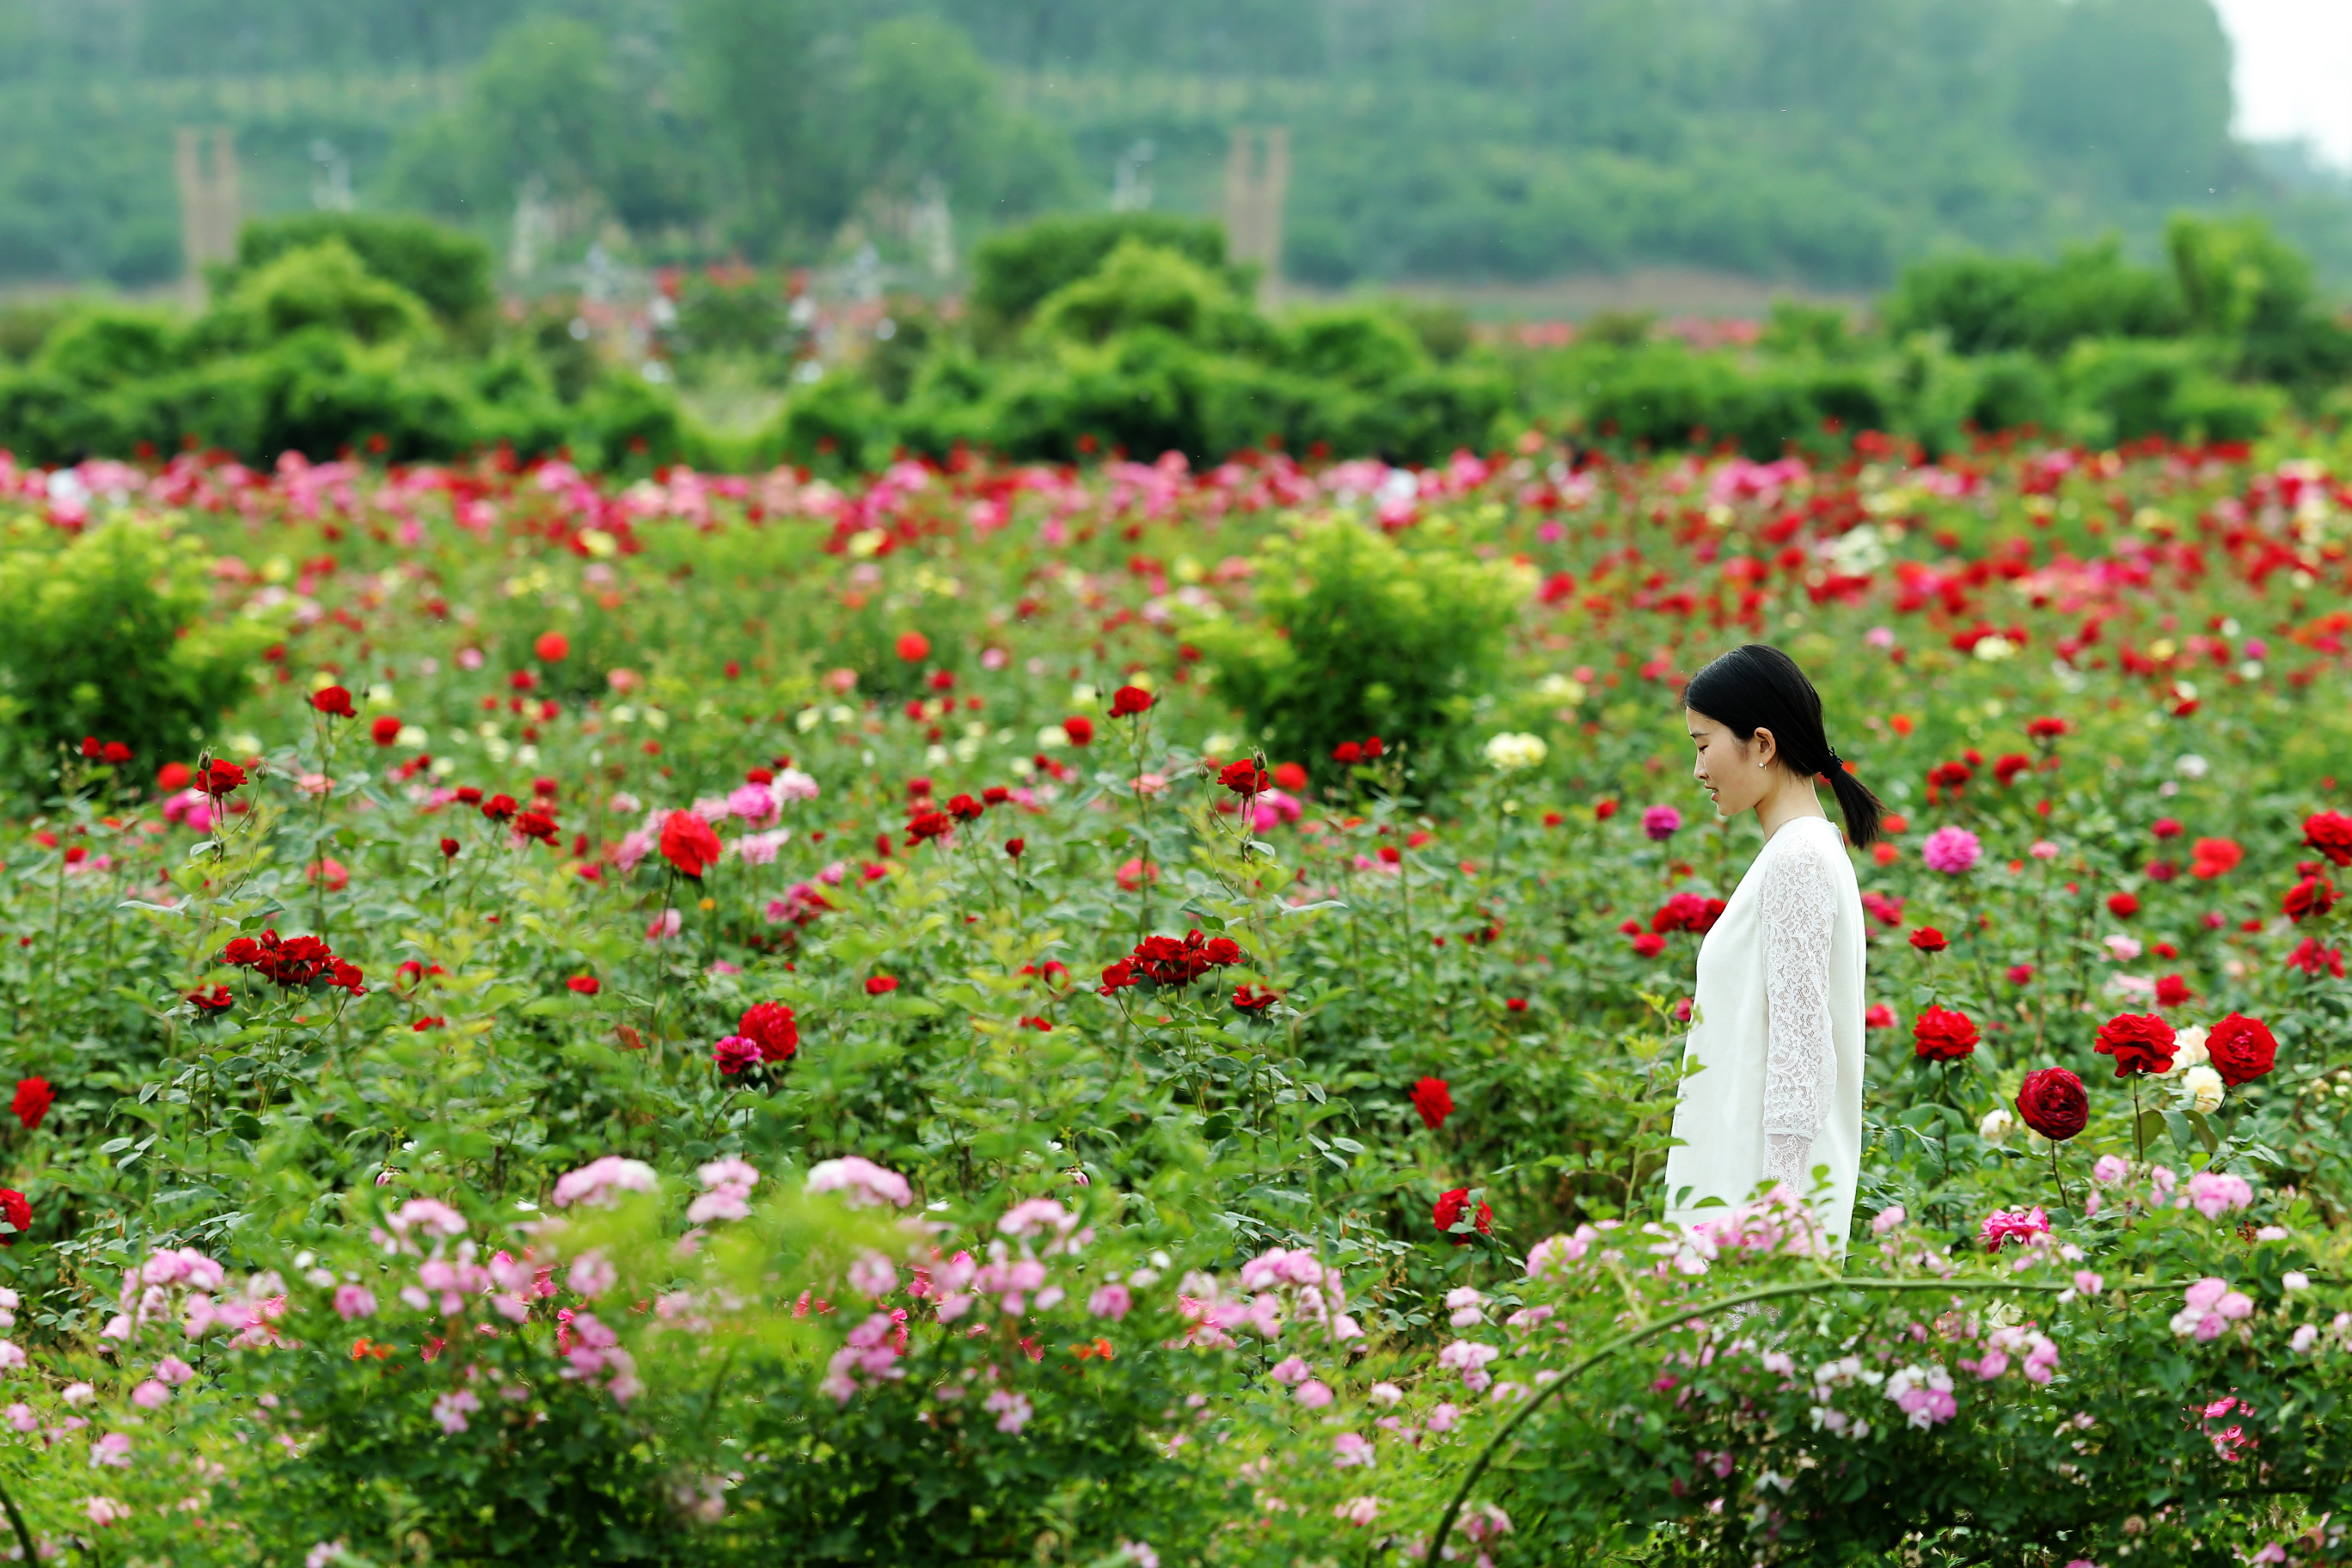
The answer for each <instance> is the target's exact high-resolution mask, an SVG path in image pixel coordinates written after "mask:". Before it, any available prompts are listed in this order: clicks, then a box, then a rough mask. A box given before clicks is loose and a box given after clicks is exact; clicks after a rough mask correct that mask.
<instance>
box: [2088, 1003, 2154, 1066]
mask: <svg viewBox="0 0 2352 1568" xmlns="http://www.w3.org/2000/svg"><path fill="white" fill-rule="evenodd" d="M2091 1048H2092V1049H2093V1050H2095V1051H2096V1052H2098V1053H2099V1055H2101V1056H2103V1057H2113V1058H2116V1077H2117V1078H2126V1077H2128V1076H2129V1075H2131V1074H2133V1073H2163V1072H2169V1071H2170V1070H2171V1069H2172V1051H2173V1036H2172V1026H2171V1025H2169V1024H2168V1023H2166V1022H2165V1021H2164V1020H2163V1019H2161V1018H2159V1017H2158V1016H2156V1015H2155V1014H2153V1013H2118V1014H2116V1016H2114V1017H2112V1018H2110V1019H2108V1020H2107V1021H2106V1022H2105V1023H2104V1024H2102V1025H2100V1026H2099V1035H2098V1038H2097V1040H2096V1041H2095V1043H2094V1044H2093V1045H2092V1047H2091Z"/></svg>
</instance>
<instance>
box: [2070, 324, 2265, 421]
mask: <svg viewBox="0 0 2352 1568" xmlns="http://www.w3.org/2000/svg"><path fill="white" fill-rule="evenodd" d="M2064 374H2065V383H2066V388H2067V394H2068V399H2069V402H2070V404H2071V405H2072V409H2071V412H2070V415H2069V420H2070V423H2071V425H2072V426H2073V431H2074V435H2075V437H2076V438H2077V439H2080V440H2083V441H2085V442H2089V443H2093V444H2095V445H2101V446H2105V445H2111V444H2113V443H2115V442H2118V441H2129V440H2134V439H2137V438H2138V437H2143V436H2165V437H2171V438H2173V439H2176V440H2207V441H2250V440H2252V439H2253V438H2254V437H2256V436H2258V435H2260V434H2261V433H2262V429H2263V426H2264V425H2265V424H2266V423H2268V422H2269V421H2270V420H2271V419H2273V417H2275V416H2277V415H2278V414H2279V413H2280V412H2281V411H2282V410H2283V409H2284V406H2285V404H2286V398H2285V395H2284V394H2283V393H2281V392H2280V391H2279V390H2278V389H2277V388H2275V387H2267V386H2247V385H2242V384H2235V383H2232V382H2231V381H2230V380H2229V379H2228V377H2227V376H2226V375H2225V374H2222V367H2221V365H2220V364H2219V363H2217V360H2216V355H2215V352H2214V350H2213V349H2212V348H2210V347H2209V346H2207V345H2202V344H2199V343H2193V342H2170V343H2150V342H2133V341H2130V340H2115V339H2095V340H2092V341H2089V342H2081V343H2077V344H2075V345H2074V351H2073V352H2072V353H2069V354H2068V355H2067V356H2066V363H2065V367H2064Z"/></svg>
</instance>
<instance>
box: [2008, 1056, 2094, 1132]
mask: <svg viewBox="0 0 2352 1568" xmlns="http://www.w3.org/2000/svg"><path fill="white" fill-rule="evenodd" d="M2017 1114H2018V1118H2019V1120H2021V1121H2023V1122H2024V1123H2025V1124H2026V1125H2027V1126H2028V1127H2031V1128H2032V1129H2033V1131H2036V1132H2039V1133H2041V1134H2042V1136H2043V1137H2044V1138H2047V1139H2049V1140H2050V1141H2051V1142H2053V1143H2063V1142H2066V1140H2067V1139H2069V1138H2072V1137H2074V1134H2076V1133H2077V1132H2080V1131H2082V1130H2083V1129H2084V1126H2086V1125H2087V1124H2088V1123H2089V1121H2090V1120H2091V1097H2090V1096H2089V1095H2088V1094H2087V1093H2085V1092H2084V1089H2083V1080H2082V1079H2079V1078H2076V1077H2075V1076H2074V1074H2073V1073H2071V1072H2068V1071H2067V1070H2066V1069H2065V1068H2042V1070H2041V1071H2040V1072H2030V1073H2027V1074H2026V1075H2025V1083H2024V1085H2023V1087H2021V1088H2020V1089H2018V1091H2017Z"/></svg>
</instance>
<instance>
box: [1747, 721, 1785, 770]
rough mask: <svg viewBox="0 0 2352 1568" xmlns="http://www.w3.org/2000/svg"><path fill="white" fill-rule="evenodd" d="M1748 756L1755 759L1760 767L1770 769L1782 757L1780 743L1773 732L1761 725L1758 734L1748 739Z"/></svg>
mask: <svg viewBox="0 0 2352 1568" xmlns="http://www.w3.org/2000/svg"><path fill="white" fill-rule="evenodd" d="M1748 755H1749V756H1750V757H1752V758H1754V759H1755V762H1756V765H1757V766H1758V767H1759V768H1769V767H1770V766H1771V765H1772V764H1773V763H1774V762H1775V761H1777V760H1778V759H1779V757H1780V742H1779V741H1777V740H1775V739H1774V738H1773V736H1772V731H1769V730H1767V729H1765V728H1763V727H1762V726H1760V725H1759V726H1758V728H1757V731H1756V733H1755V734H1753V735H1750V736H1749V737H1748Z"/></svg>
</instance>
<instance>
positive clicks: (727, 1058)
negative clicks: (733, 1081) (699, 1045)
mask: <svg viewBox="0 0 2352 1568" xmlns="http://www.w3.org/2000/svg"><path fill="white" fill-rule="evenodd" d="M710 1059H711V1060H712V1061H714V1062H716V1063H718V1064H719V1071H720V1072H722V1073H725V1074H726V1075H727V1076H728V1077H730V1078H732V1077H734V1076H735V1075H736V1074H737V1073H739V1072H741V1071H742V1070H743V1069H744V1068H748V1067H751V1066H752V1065H753V1064H754V1063H756V1062H758V1061H759V1059H760V1047H759V1046H758V1044H757V1043H756V1042H754V1041H751V1040H747V1039H745V1038H744V1037H742V1036H740V1035H729V1036H728V1037H725V1038H724V1039H722V1040H720V1041H719V1043H718V1044H717V1045H715V1046H712V1047H710Z"/></svg>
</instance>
